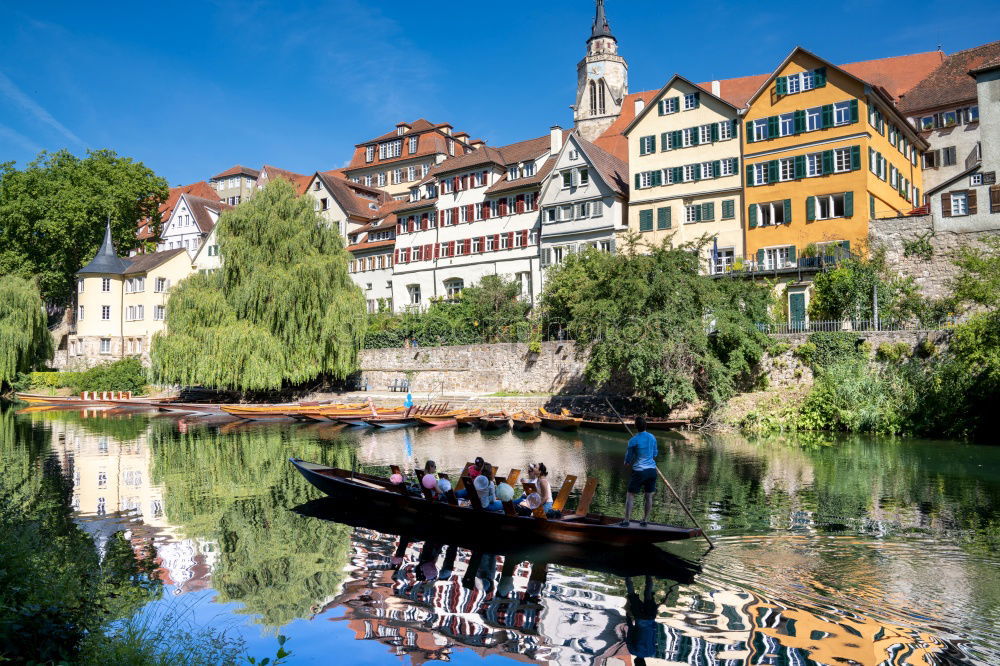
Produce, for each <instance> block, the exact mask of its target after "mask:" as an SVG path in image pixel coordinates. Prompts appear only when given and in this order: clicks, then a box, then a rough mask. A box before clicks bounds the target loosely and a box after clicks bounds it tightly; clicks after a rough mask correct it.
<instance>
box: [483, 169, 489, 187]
mask: <svg viewBox="0 0 1000 666" xmlns="http://www.w3.org/2000/svg"><path fill="white" fill-rule="evenodd" d="M488 173H489V171H484V172H483V185H485V184H486V174H488Z"/></svg>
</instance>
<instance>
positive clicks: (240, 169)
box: [209, 164, 260, 180]
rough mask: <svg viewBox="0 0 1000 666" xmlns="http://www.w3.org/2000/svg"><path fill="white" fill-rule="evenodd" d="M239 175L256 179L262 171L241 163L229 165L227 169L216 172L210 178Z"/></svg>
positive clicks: (216, 178)
mask: <svg viewBox="0 0 1000 666" xmlns="http://www.w3.org/2000/svg"><path fill="white" fill-rule="evenodd" d="M239 175H244V176H250V177H251V178H254V179H256V178H257V176H259V175H260V171H257V169H251V168H250V167H245V166H242V165H240V164H236V165H234V166H231V167H229V168H228V169H226V170H225V171H222V172H220V173H217V174H215V175H214V176H212V177H211V178H210V179H209V180H218V179H219V178H226V177H227V176H239Z"/></svg>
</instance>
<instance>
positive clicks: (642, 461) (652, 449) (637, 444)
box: [625, 432, 657, 472]
mask: <svg viewBox="0 0 1000 666" xmlns="http://www.w3.org/2000/svg"><path fill="white" fill-rule="evenodd" d="M656 454H657V448H656V438H655V437H653V436H652V435H650V434H649V433H648V432H640V433H638V434H637V435H636V436H635V437H633V438H632V439H630V440H628V450H627V451H626V452H625V464H629V463H631V464H632V469H634V470H635V471H637V472H638V471H640V470H644V469H653V468H655V467H656Z"/></svg>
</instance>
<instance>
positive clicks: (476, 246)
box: [458, 238, 483, 254]
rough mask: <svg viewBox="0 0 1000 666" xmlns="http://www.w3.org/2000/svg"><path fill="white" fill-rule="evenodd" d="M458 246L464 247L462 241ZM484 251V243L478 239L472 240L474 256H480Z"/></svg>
mask: <svg viewBox="0 0 1000 666" xmlns="http://www.w3.org/2000/svg"><path fill="white" fill-rule="evenodd" d="M458 245H459V246H461V245H462V241H459V242H458ZM482 251H483V243H482V241H481V240H479V239H478V238H473V239H472V253H473V254H479V253H480V252H482Z"/></svg>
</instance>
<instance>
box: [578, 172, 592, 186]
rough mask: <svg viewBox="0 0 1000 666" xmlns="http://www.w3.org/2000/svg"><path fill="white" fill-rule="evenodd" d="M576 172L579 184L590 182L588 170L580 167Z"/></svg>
mask: <svg viewBox="0 0 1000 666" xmlns="http://www.w3.org/2000/svg"><path fill="white" fill-rule="evenodd" d="M578 174H579V183H580V185H586V184H587V183H589V182H590V172H589V171H587V170H586V169H580V170H579V171H578Z"/></svg>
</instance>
